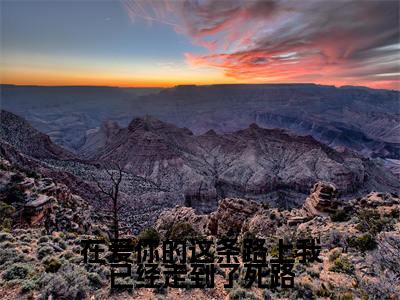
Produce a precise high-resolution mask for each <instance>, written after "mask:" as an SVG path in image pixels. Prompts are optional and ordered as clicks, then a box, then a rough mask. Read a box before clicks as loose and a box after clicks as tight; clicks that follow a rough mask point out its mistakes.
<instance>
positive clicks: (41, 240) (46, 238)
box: [38, 235, 51, 244]
mask: <svg viewBox="0 0 400 300" xmlns="http://www.w3.org/2000/svg"><path fill="white" fill-rule="evenodd" d="M50 238H51V237H50V236H48V235H44V236H41V237H40V238H39V239H38V244H44V243H48V242H49V240H50Z"/></svg>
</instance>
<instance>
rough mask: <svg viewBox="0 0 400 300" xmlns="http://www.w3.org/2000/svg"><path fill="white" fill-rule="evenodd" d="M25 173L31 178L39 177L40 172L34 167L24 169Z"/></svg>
mask: <svg viewBox="0 0 400 300" xmlns="http://www.w3.org/2000/svg"><path fill="white" fill-rule="evenodd" d="M24 172H25V175H26V176H27V177H30V178H34V179H39V178H40V174H39V173H37V172H36V171H35V170H32V169H24Z"/></svg>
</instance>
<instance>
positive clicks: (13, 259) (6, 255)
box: [0, 248, 25, 266]
mask: <svg viewBox="0 0 400 300" xmlns="http://www.w3.org/2000/svg"><path fill="white" fill-rule="evenodd" d="M23 261H25V257H24V256H23V255H22V254H20V253H19V252H18V251H17V250H16V249H14V248H9V249H0V266H6V265H9V264H13V263H17V262H23Z"/></svg>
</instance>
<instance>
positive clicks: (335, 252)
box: [328, 249, 341, 262]
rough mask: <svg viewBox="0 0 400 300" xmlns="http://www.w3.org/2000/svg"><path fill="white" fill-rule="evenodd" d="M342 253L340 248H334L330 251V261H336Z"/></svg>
mask: <svg viewBox="0 0 400 300" xmlns="http://www.w3.org/2000/svg"><path fill="white" fill-rule="evenodd" d="M340 255H341V252H340V250H339V249H334V250H332V251H331V252H330V253H329V257H328V258H329V261H330V262H333V261H335V260H336V259H337V258H339V257H340Z"/></svg>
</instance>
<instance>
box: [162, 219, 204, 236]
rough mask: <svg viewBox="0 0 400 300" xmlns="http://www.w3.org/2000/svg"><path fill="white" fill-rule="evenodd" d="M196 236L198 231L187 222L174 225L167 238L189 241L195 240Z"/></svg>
mask: <svg viewBox="0 0 400 300" xmlns="http://www.w3.org/2000/svg"><path fill="white" fill-rule="evenodd" d="M196 236H197V233H196V231H195V230H194V229H193V227H192V225H190V224H189V223H187V222H183V223H176V224H174V225H173V226H172V228H171V230H170V232H169V234H167V238H168V239H171V240H185V239H186V240H187V239H191V238H195V237H196Z"/></svg>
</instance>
